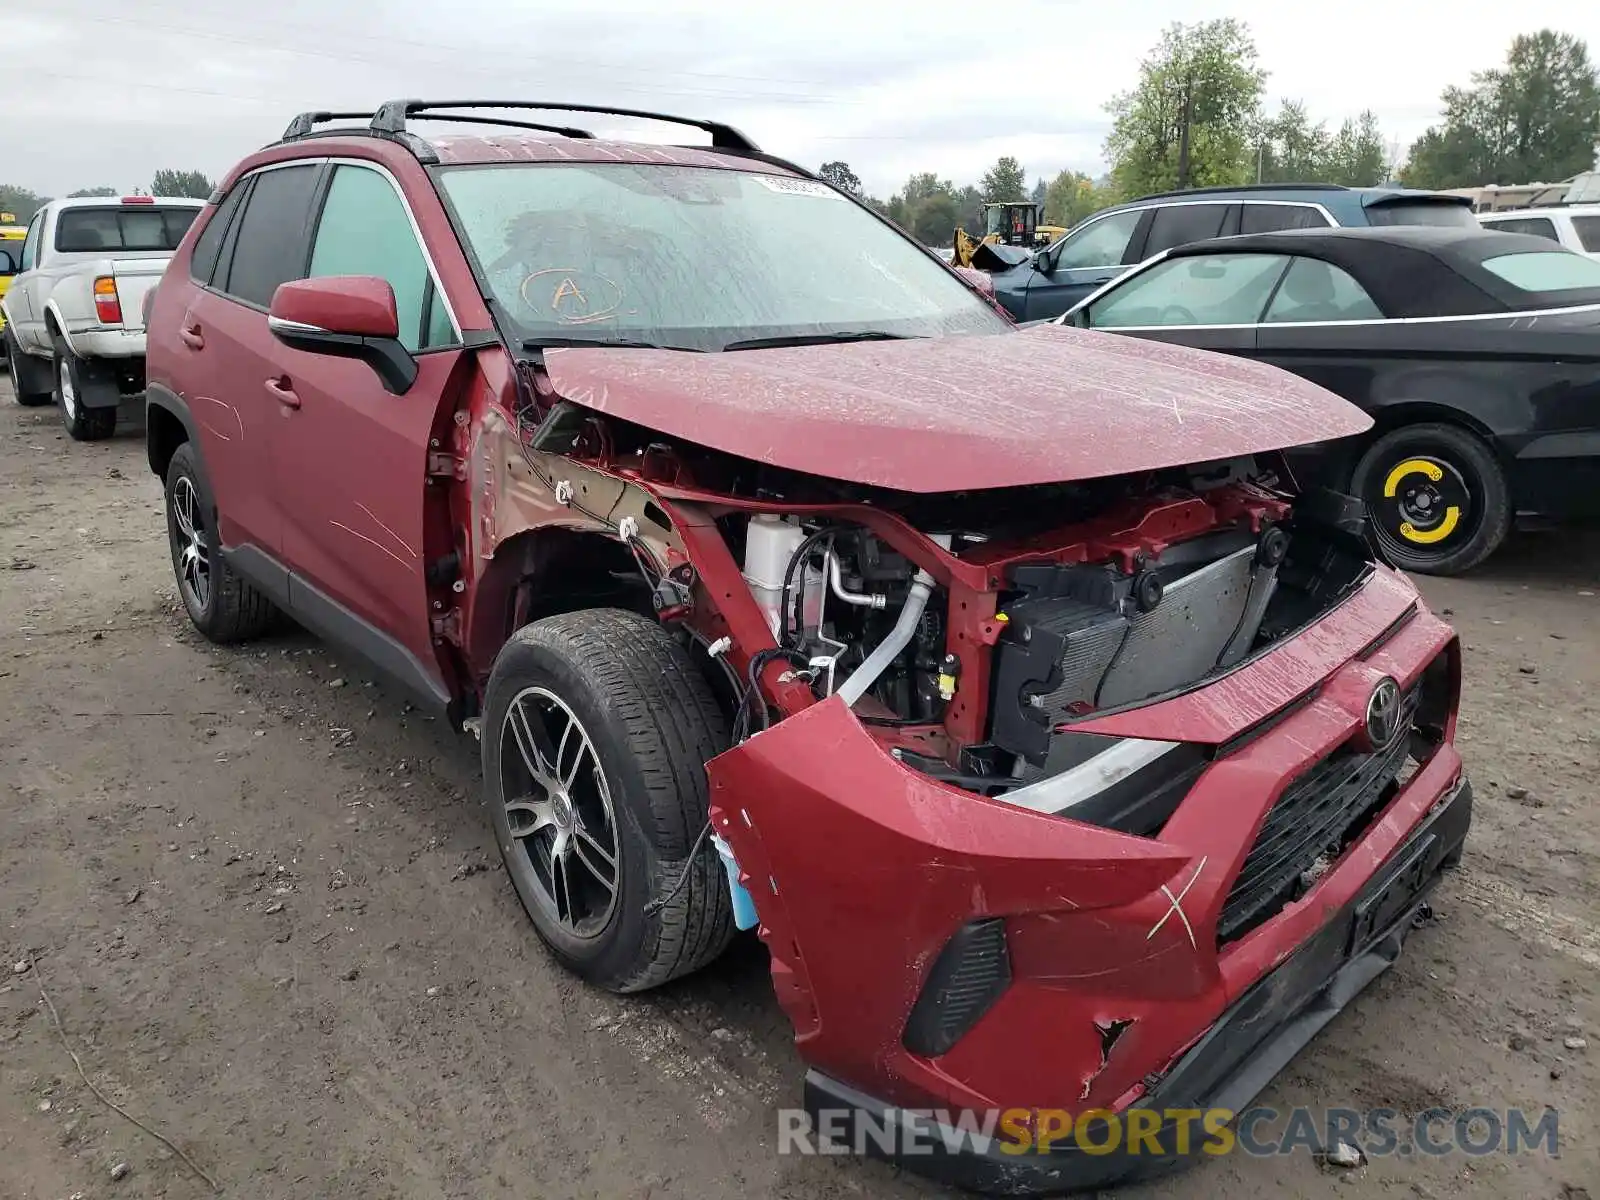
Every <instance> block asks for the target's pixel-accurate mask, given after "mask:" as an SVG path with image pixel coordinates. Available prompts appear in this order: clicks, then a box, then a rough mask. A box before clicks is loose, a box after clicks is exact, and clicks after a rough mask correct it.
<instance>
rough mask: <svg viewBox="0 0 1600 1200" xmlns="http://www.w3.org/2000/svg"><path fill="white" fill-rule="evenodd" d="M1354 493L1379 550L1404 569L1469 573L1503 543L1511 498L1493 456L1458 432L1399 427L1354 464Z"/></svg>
mask: <svg viewBox="0 0 1600 1200" xmlns="http://www.w3.org/2000/svg"><path fill="white" fill-rule="evenodd" d="M1351 491H1352V492H1354V493H1355V494H1356V495H1357V496H1360V497H1361V499H1362V500H1364V501H1365V502H1366V505H1367V521H1368V524H1369V526H1370V527H1371V529H1372V532H1373V535H1374V536H1375V537H1376V539H1377V542H1378V545H1379V547H1380V548H1381V549H1382V550H1383V552H1384V554H1385V555H1387V556H1388V559H1389V561H1390V562H1392V563H1393V564H1394V565H1395V566H1397V567H1400V568H1401V569H1402V570H1406V571H1415V572H1417V573H1419V574H1423V575H1458V574H1460V573H1461V572H1463V571H1469V570H1471V569H1472V568H1473V567H1475V566H1477V565H1478V564H1479V563H1481V562H1483V560H1484V559H1486V558H1488V557H1489V555H1491V554H1492V553H1494V551H1495V549H1496V547H1498V546H1499V545H1500V543H1501V542H1502V541H1504V540H1505V536H1506V532H1507V531H1508V530H1509V529H1510V528H1511V494H1510V488H1509V487H1508V486H1507V484H1506V476H1505V472H1504V471H1503V470H1502V469H1501V467H1500V463H1499V462H1498V461H1497V460H1496V458H1495V456H1494V451H1493V450H1491V449H1490V448H1489V446H1488V445H1487V444H1486V443H1485V442H1484V441H1483V439H1481V438H1479V437H1478V436H1477V435H1476V434H1473V433H1471V432H1469V431H1468V430H1465V429H1462V428H1459V427H1458V426H1455V425H1445V424H1442V423H1438V422H1427V423H1424V424H1417V425H1402V426H1401V427H1400V428H1399V429H1394V430H1391V431H1390V432H1388V433H1386V434H1384V435H1383V436H1382V437H1381V438H1379V439H1378V440H1377V441H1376V442H1374V443H1373V444H1372V445H1371V447H1369V448H1368V450H1367V452H1366V453H1365V454H1363V455H1362V456H1361V461H1360V462H1358V463H1357V464H1356V468H1355V473H1354V475H1353V476H1352V479H1351Z"/></svg>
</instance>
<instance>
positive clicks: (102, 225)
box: [0, 196, 204, 441]
mask: <svg viewBox="0 0 1600 1200" xmlns="http://www.w3.org/2000/svg"><path fill="white" fill-rule="evenodd" d="M203 206H204V201H201V200H189V199H182V198H167V197H161V196H124V197H122V198H121V199H104V198H100V197H92V198H83V199H77V200H52V201H51V202H50V203H49V204H46V205H45V206H44V207H43V208H41V209H40V210H39V211H38V212H36V213H35V214H34V216H33V220H32V222H31V223H30V224H29V225H28V236H27V239H26V240H25V241H24V242H23V243H22V261H21V263H20V264H19V265H20V267H21V270H20V273H19V274H18V275H17V276H16V278H14V279H13V280H12V281H11V287H10V289H9V290H8V291H7V292H6V295H5V299H4V300H0V309H3V310H4V313H5V318H6V321H5V334H4V338H5V354H6V357H7V359H8V360H9V362H10V365H11V385H12V388H13V389H14V390H15V392H16V397H17V402H18V403H20V404H49V403H51V402H52V401H53V402H54V403H55V404H56V405H57V406H59V408H60V410H61V419H62V421H63V423H65V425H66V427H67V432H68V433H69V434H71V435H72V437H73V438H75V439H76V440H78V441H91V440H94V439H97V438H104V437H110V436H111V434H112V433H113V432H114V431H115V429H116V427H117V405H118V403H120V402H121V400H122V399H123V398H124V397H127V396H132V395H136V394H138V393H139V392H142V391H143V390H144V298H145V295H146V293H148V292H150V291H151V290H152V289H154V288H155V286H156V284H157V283H159V282H160V280H161V273H162V272H163V271H165V270H166V268H167V262H168V260H169V259H171V257H172V252H173V251H174V250H176V249H177V248H178V243H179V242H180V241H181V240H182V239H183V235H184V233H185V232H186V231H187V230H188V228H189V226H190V224H192V223H193V221H194V219H195V216H196V214H198V213H199V211H200V209H201V208H202V207H203Z"/></svg>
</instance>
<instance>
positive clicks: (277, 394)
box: [267, 375, 300, 408]
mask: <svg viewBox="0 0 1600 1200" xmlns="http://www.w3.org/2000/svg"><path fill="white" fill-rule="evenodd" d="M267 391H269V392H271V393H272V398H273V399H274V400H276V401H277V402H278V403H279V404H281V405H283V406H284V407H285V408H299V407H300V397H299V395H298V394H297V393H296V392H295V390H294V387H293V386H292V385H291V384H290V383H289V377H288V376H287V375H280V376H278V378H276V379H269V380H267Z"/></svg>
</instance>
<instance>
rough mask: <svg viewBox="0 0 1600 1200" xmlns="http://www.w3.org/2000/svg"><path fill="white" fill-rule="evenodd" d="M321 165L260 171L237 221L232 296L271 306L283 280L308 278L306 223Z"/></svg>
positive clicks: (229, 286) (230, 282) (231, 269)
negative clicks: (273, 296)
mask: <svg viewBox="0 0 1600 1200" xmlns="http://www.w3.org/2000/svg"><path fill="white" fill-rule="evenodd" d="M319 169H320V167H319V164H317V163H307V164H305V165H304V166H293V167H276V168H274V169H272V170H270V171H262V172H260V173H259V174H257V175H256V177H255V185H254V187H252V188H251V190H250V199H249V200H248V201H247V202H246V203H245V206H244V212H243V213H241V214H240V215H239V219H238V220H237V221H236V222H234V224H235V226H236V227H237V229H238V232H237V233H236V234H235V235H234V237H233V239H232V240H233V242H234V246H233V254H232V261H231V262H230V264H229V266H228V281H227V285H226V287H224V288H223V290H224V291H226V292H227V293H228V294H229V295H230V296H233V297H235V298H236V299H239V300H243V301H244V302H245V303H246V304H253V305H255V306H256V307H257V308H270V307H271V305H272V294H273V293H274V292H276V291H277V290H278V285H279V284H283V283H288V282H289V281H290V280H291V279H303V278H305V273H306V251H307V245H306V242H307V236H308V235H307V231H306V226H307V224H308V218H309V217H310V215H311V197H312V194H313V193H314V192H315V191H316V185H317V173H318V171H319Z"/></svg>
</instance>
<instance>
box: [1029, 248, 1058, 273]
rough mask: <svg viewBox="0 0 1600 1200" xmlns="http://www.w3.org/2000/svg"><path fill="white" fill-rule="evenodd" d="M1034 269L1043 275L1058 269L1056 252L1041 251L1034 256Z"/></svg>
mask: <svg viewBox="0 0 1600 1200" xmlns="http://www.w3.org/2000/svg"><path fill="white" fill-rule="evenodd" d="M1056 253H1059V252H1056ZM1033 269H1034V270H1035V271H1037V272H1039V274H1041V275H1049V274H1050V273H1051V272H1052V271H1054V270H1055V269H1056V254H1055V253H1052V252H1051V251H1050V250H1041V251H1039V253H1037V254H1035V255H1034V256H1033Z"/></svg>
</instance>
